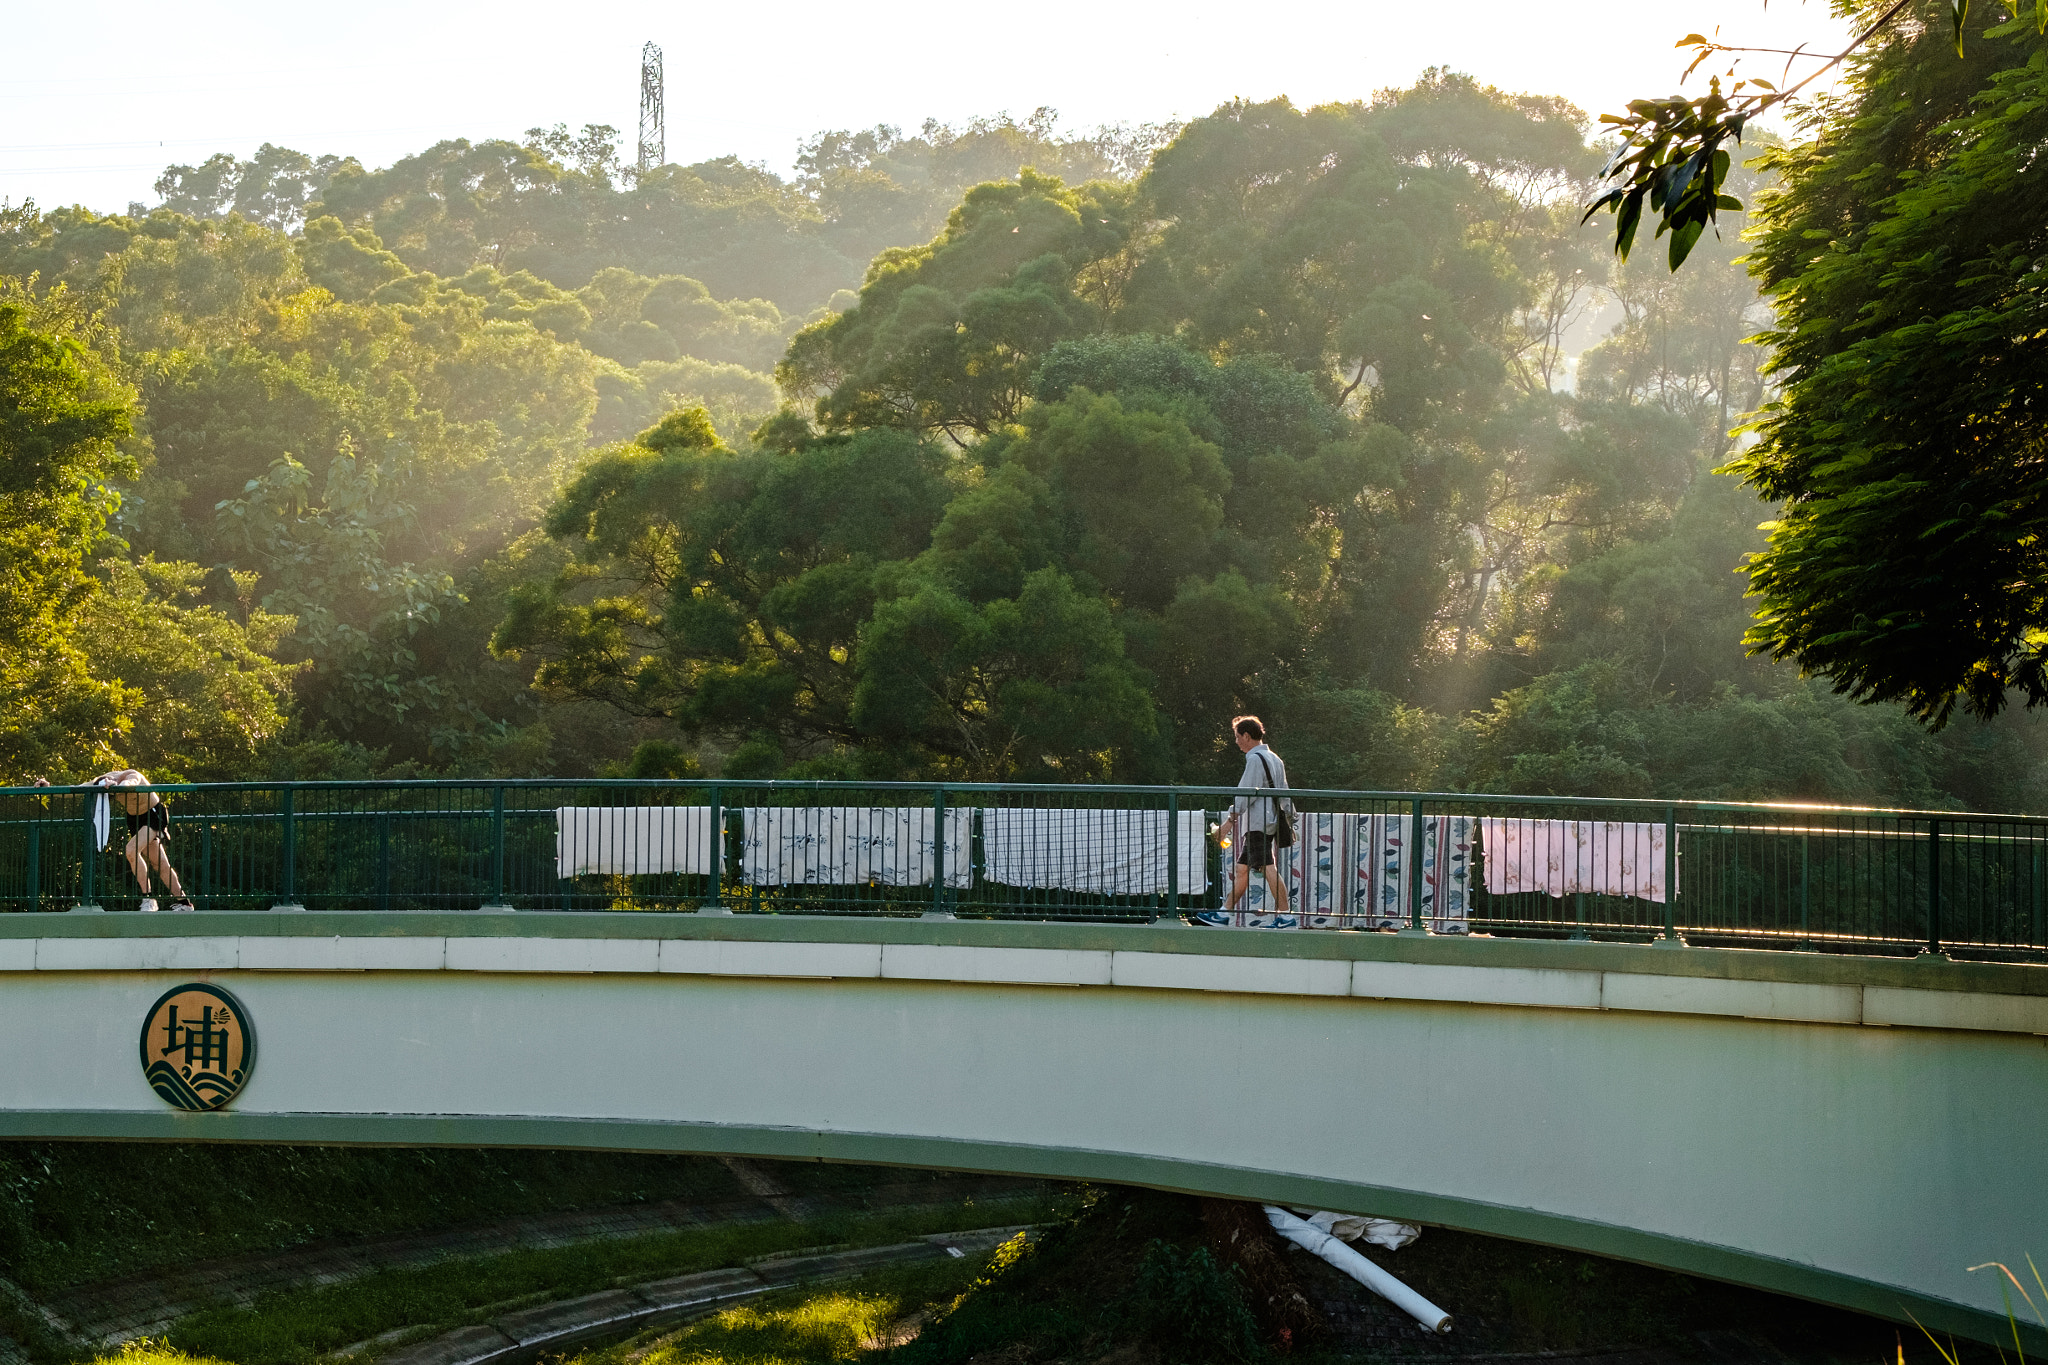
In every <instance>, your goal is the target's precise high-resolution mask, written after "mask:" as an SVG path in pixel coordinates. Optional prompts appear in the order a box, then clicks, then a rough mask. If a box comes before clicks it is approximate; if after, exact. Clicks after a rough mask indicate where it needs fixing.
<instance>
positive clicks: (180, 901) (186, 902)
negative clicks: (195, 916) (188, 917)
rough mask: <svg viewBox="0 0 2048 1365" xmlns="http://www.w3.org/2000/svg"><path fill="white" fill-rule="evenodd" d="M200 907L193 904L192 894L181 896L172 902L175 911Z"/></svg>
mask: <svg viewBox="0 0 2048 1365" xmlns="http://www.w3.org/2000/svg"><path fill="white" fill-rule="evenodd" d="M198 908H199V907H198V906H196V905H194V904H192V898H191V897H190V896H180V897H178V898H177V899H176V900H174V901H172V902H171V909H172V910H173V911H181V910H197V909H198Z"/></svg>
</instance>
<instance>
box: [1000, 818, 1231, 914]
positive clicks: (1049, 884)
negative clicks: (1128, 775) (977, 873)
mask: <svg viewBox="0 0 2048 1365" xmlns="http://www.w3.org/2000/svg"><path fill="white" fill-rule="evenodd" d="M1179 817H1180V818H1179V820H1178V822H1177V824H1178V830H1177V835H1178V838H1179V850H1178V859H1177V861H1178V864H1179V869H1180V875H1179V877H1178V881H1179V884H1180V885H1179V891H1180V894H1181V895H1182V896H1186V897H1194V896H1198V895H1200V894H1202V892H1203V891H1205V890H1206V889H1207V888H1208V885H1209V842H1208V822H1209V818H1210V817H1209V814H1208V813H1207V812H1205V811H1199V810H1184V811H1181V812H1179ZM1166 832H1167V823H1166V812H1165V811H1163V810H1088V809H1083V808H1079V807H1041V808H1035V809H1034V808H1029V807H1026V808H1013V807H1001V808H988V809H984V810H983V811H982V812H981V842H982V855H983V859H984V862H985V866H984V875H986V877H987V878H988V880H990V881H992V882H999V883H1001V884H1002V885H1004V886H1019V887H1030V888H1035V889H1042V890H1050V891H1081V892H1088V893H1091V894H1095V895H1104V896H1161V895H1164V894H1166V880H1167V878H1166V868H1167V858H1166Z"/></svg>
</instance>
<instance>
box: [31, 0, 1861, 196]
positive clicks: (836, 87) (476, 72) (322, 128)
mask: <svg viewBox="0 0 2048 1365" xmlns="http://www.w3.org/2000/svg"><path fill="white" fill-rule="evenodd" d="M1717 24H1718V25H1720V26H1721V27H1722V29H1723V36H1724V38H1725V39H1727V40H1729V41H1736V42H1746V43H1749V44H1751V45H1757V46H1769V47H1795V46H1797V45H1799V44H1800V43H1802V42H1805V43H1809V44H1811V45H1812V46H1813V47H1816V48H1829V47H1838V46H1839V43H1840V40H1841V37H1842V32H1843V30H1842V26H1841V25H1840V24H1839V23H1838V22H1837V21H1836V20H1835V19H1833V18H1832V17H1831V15H1830V14H1829V12H1828V8H1827V6H1826V4H1825V3H1823V0H1805V3H1803V4H1802V3H1792V0H1778V3H1777V4H1774V5H1771V6H1770V7H1769V9H1768V10H1766V8H1765V6H1764V4H1763V0H1685V3H1668V2H1667V3H1643V4H1636V5H1633V6H1627V5H1615V4H1610V3H1600V4H1595V3H1592V0H1562V3H1558V2H1553V3H1550V4H1531V3H1528V2H1527V0H1519V2H1513V0H1463V3H1459V4H1447V3H1434V4H1429V3H1424V4H1416V3H1401V4H1390V3H1386V2H1385V0H1380V2H1379V3H1364V4H1359V3H1355V2H1354V3H1340V2H1339V0H1262V2H1261V3H1256V4H1251V5H1244V4H1228V5H1225V4H1220V3H1216V0H1177V3H1172V4H1168V3H1165V0H1121V2H1120V3H1105V2H1104V0H1036V2H1035V3H1030V4H1019V5H1006V4H996V5H990V4H986V3H984V4H961V3H959V0H945V3H937V2H935V0H899V3H897V4H893V5H889V6H886V7H884V6H877V5H873V4H848V3H844V2H843V0H836V2H835V3H829V4H828V3H823V2H822V0H783V3H780V4H774V5H758V4H757V5H746V4H730V3H728V4H722V5H721V4H689V5H679V4H672V3H670V4H656V3H651V2H650V0H585V2H584V3H578V4H561V3H551V4H547V5H544V6H543V5H540V4H534V3H532V2H531V0H501V3H499V4H496V5H489V6H485V5H475V4H471V5H453V4H448V3H445V0H404V3H398V2H397V0H358V3H355V4H351V5H346V6H324V5H321V6H316V5H309V4H299V3H290V2H289V0H287V2H286V3H278V0H267V3H263V4H256V3H251V2H250V0H186V3H181V4H176V5H167V4H164V3H162V0H150V2H149V3H141V0H76V2H75V3H68V4H49V5H35V6H25V5H24V6H16V7H14V10H13V12H12V13H11V14H10V15H9V18H8V23H7V29H8V48H9V51H8V60H7V62H6V63H5V67H4V73H0V199H5V200H11V201H14V202H19V201H20V200H22V199H23V198H24V197H32V198H34V199H35V200H36V201H37V202H38V203H39V204H41V205H43V206H44V207H46V208H47V207H53V206H56V205H59V204H67V203H84V204H86V205H89V206H91V207H93V208H96V209H101V210H119V209H121V208H123V207H124V206H125V205H126V204H127V203H128V201H130V200H131V199H140V200H145V201H148V202H154V200H155V195H154V194H153V193H152V192H151V190H150V185H151V182H152V181H154V180H155V179H156V176H157V174H158V173H159V172H160V171H161V170H162V169H163V167H164V166H165V165H167V164H169V163H171V162H185V163H196V162H198V161H200V160H203V159H204V158H205V157H206V156H207V155H208V154H209V153H212V152H216V151H228V152H233V153H235V154H236V155H237V156H247V155H249V154H250V153H251V152H253V151H254V150H255V148H256V146H257V144H259V143H261V142H265V141H269V142H275V143H278V144H280V145H283V146H288V147H294V148H296V149H298V150H300V151H303V152H308V153H312V154H314V155H318V154H321V153H324V152H335V153H342V154H349V155H353V156H356V157H357V158H359V159H360V160H362V161H363V162H364V164H366V165H370V166H380V165H385V164H388V163H389V162H391V161H392V160H394V159H396V158H397V157H399V156H402V155H404V154H406V153H408V152H412V151H417V150H419V149H421V148H423V147H426V146H429V145H431V144H432V143H434V142H436V141H438V140H440V139H443V138H452V137H467V138H471V139H483V138H488V137H512V138H517V137H518V136H519V135H520V134H521V133H522V132H524V130H526V129H527V128H530V127H533V126H535V125H539V124H554V123H567V124H569V125H570V126H571V127H572V128H573V127H577V126H579V125H582V124H585V123H609V124H612V125H614V126H616V127H618V128H619V129H620V130H621V131H622V132H624V133H625V134H626V137H627V142H628V146H629V147H630V143H631V139H632V136H633V131H634V127H635V123H636V119H637V100H638V94H639V61H640V45H641V43H642V42H643V41H645V40H647V39H649V38H651V39H653V40H654V41H655V42H657V43H659V44H661V45H662V47H663V48H664V49H665V50H666V56H667V67H668V155H669V159H670V160H671V161H676V162H682V163H688V162H691V161H698V160H702V159H705V158H708V157H713V156H719V155H723V154H725V153H727V152H736V153H738V154H739V155H740V156H741V157H743V158H745V159H746V160H749V161H760V162H765V163H767V164H768V165H769V166H771V167H774V168H775V169H777V170H783V169H786V168H787V167H788V165H789V163H790V161H791V159H792V157H793V156H794V153H795V149H796V146H797V143H798V142H799V141H800V140H801V139H802V138H803V137H805V136H806V135H807V134H809V133H812V132H814V131H816V130H818V129H821V128H849V127H864V126H869V125H872V124H876V123H895V124H898V125H901V126H903V127H905V128H915V127H916V126H917V125H918V124H920V123H922V122H923V121H924V120H925V119H926V118H927V117H936V118H939V119H941V120H948V121H961V120H965V119H968V118H971V117H973V116H974V115H977V114H993V113H997V112H999V111H1003V110H1008V111H1010V112H1011V113H1014V114H1016V115H1018V116H1020V117H1021V116H1023V115H1025V114H1027V113H1029V112H1030V111H1031V110H1032V109H1034V108H1036V107H1038V106H1040V105H1051V106H1053V107H1054V108H1056V109H1058V110H1059V111H1060V115H1061V121H1062V124H1063V126H1066V127H1070V128H1071V127H1085V126H1092V125H1094V124H1098V123H1114V122H1120V121H1128V122H1144V121H1150V120H1155V119H1162V118H1168V117H1180V118H1187V117H1193V116H1197V115H1200V114H1203V113H1206V112H1208V111H1209V110H1210V109H1212V108H1213V107H1214V106H1216V105H1217V104H1218V103H1220V102H1222V101H1224V100H1226V99H1229V98H1231V97H1232V96H1236V95H1243V96H1246V97H1247V98H1252V99H1267V98H1271V97H1272V96H1275V95H1283V94H1284V95H1287V96H1289V97H1291V98H1292V99H1293V100H1294V101H1295V102H1296V103H1297V104H1303V105H1306V104H1313V103H1319V102H1323V101H1328V100H1346V99H1356V98H1359V97H1361V96H1364V95H1368V94H1370V93H1371V92H1372V91H1373V90H1375V89H1378V88H1380V87H1383V86H1389V85H1404V84H1407V83H1409V82H1410V81H1412V80H1413V79H1414V78H1415V76H1416V73H1418V72H1419V71H1421V70H1422V69H1423V68H1424V67H1428V66H1432V65H1443V66H1449V67H1452V68H1454V69H1456V70H1461V71H1467V72H1470V73H1472V74H1473V75H1475V76H1477V77H1479V78H1480V79H1481V80H1484V81H1487V82H1490V83H1492V84H1495V85H1499V86H1502V87H1504V88H1507V89H1511V90H1528V91H1535V92H1541V93H1555V94H1562V95H1565V96H1567V97H1569V98H1570V99H1572V100H1573V101H1575V102H1576V103H1578V104H1579V105H1581V106H1582V107H1584V108H1585V109H1586V110H1587V111H1588V112H1589V113H1592V114H1599V113H1602V112H1608V111H1615V110H1619V109H1620V107H1621V106H1622V104H1623V103H1624V102H1625V101H1626V100H1628V99H1631V98H1636V97H1640V96H1645V95H1661V94H1667V93H1670V92H1671V91H1672V90H1674V89H1675V88H1677V81H1678V76H1679V73H1680V72H1681V71H1682V70H1683V69H1684V67H1683V60H1682V57H1681V54H1679V53H1677V52H1675V51H1673V49H1672V44H1673V42H1674V41H1675V40H1676V39H1677V38H1679V37H1680V36H1681V35H1682V34H1684V33H1686V32H1689V31H1692V30H1699V31H1702V32H1709V33H1711V32H1712V31H1713V29H1714V26H1715V25H1717ZM1756 60H1761V61H1765V62H1768V61H1770V60H1771V59H1756ZM1757 71H1758V74H1760V75H1767V76H1768V77H1769V78H1771V79H1773V80H1775V79H1776V78H1777V77H1778V75H1779V74H1780V69H1779V68H1778V67H1777V66H1769V67H1763V66H1759V67H1758V68H1757ZM1703 83H1704V82H1703V80H1702V79H1701V78H1700V77H1695V78H1694V81H1693V82H1692V83H1691V86H1698V85H1703ZM1688 88H1690V86H1689V87H1688ZM628 157H629V158H630V151H629V152H628Z"/></svg>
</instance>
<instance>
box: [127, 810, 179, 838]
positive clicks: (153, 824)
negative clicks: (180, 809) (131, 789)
mask: <svg viewBox="0 0 2048 1365" xmlns="http://www.w3.org/2000/svg"><path fill="white" fill-rule="evenodd" d="M121 818H122V819H123V820H126V821H127V822H128V832H129V833H130V834H133V833H134V832H135V831H136V830H138V829H141V828H142V827H143V826H144V825H147V826H149V827H150V828H151V829H153V830H155V831H156V832H157V833H158V834H162V835H165V836H168V835H169V834H170V832H171V812H170V809H169V808H168V807H166V806H164V805H162V804H161V803H159V804H157V805H154V806H151V807H150V808H149V810H148V811H147V812H145V813H144V814H141V815H130V814H129V813H128V812H127V811H125V810H124V811H122V812H121Z"/></svg>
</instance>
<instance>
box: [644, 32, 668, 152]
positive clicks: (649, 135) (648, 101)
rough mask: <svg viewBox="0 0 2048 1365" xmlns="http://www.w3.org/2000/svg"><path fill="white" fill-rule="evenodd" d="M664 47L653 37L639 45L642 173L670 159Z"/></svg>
mask: <svg viewBox="0 0 2048 1365" xmlns="http://www.w3.org/2000/svg"><path fill="white" fill-rule="evenodd" d="M661 96H662V79H661V49H660V48H658V47H656V46H655V45H654V43H653V42H652V41H651V40H650V41H649V42H648V43H647V44H646V45H645V46H643V47H642V48H641V49H640V157H639V163H638V164H639V168H640V173H641V174H642V175H645V174H646V173H647V172H649V171H651V170H653V169H654V168H655V167H656V166H659V165H661V164H663V163H664V162H666V161H667V160H668V129H667V126H666V120H665V118H664V117H663V114H662V98H661Z"/></svg>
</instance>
